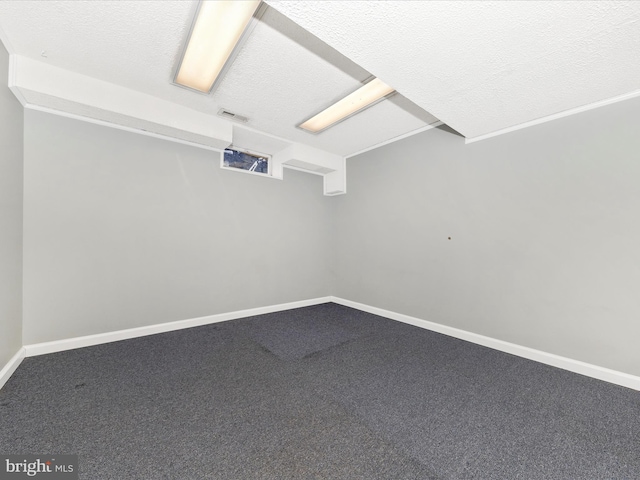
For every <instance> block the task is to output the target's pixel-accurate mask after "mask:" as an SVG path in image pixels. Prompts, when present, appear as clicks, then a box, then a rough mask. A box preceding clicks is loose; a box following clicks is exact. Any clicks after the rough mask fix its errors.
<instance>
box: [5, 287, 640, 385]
mask: <svg viewBox="0 0 640 480" xmlns="http://www.w3.org/2000/svg"><path fill="white" fill-rule="evenodd" d="M328 302H334V303H337V304H339V305H344V306H347V307H351V308H355V309H357V310H362V311H363V312H368V313H373V314H374V315H379V316H381V317H385V318H389V319H391V320H396V321H399V322H403V323H407V324H409V325H414V326H416V327H420V328H424V329H426V330H431V331H434V332H438V333H442V334H444V335H448V336H450V337H455V338H459V339H461V340H466V341H468V342H471V343H476V344H478V345H483V346H485V347H489V348H493V349H494V350H499V351H501V352H506V353H510V354H512V355H517V356H519V357H523V358H527V359H529V360H534V361H536V362H540V363H544V364H546V365H551V366H554V367H558V368H562V369H564V370H568V371H570V372H574V373H579V374H581V375H586V376H588V377H592V378H597V379H598V380H603V381H605V382H609V383H613V384H616V385H621V386H623V387H627V388H631V389H634V390H639V391H640V377H637V376H634V375H630V374H628V373H623V372H618V371H616V370H611V369H608V368H604V367H599V366H597V365H592V364H589V363H586V362H581V361H579V360H573V359H571V358H566V357H561V356H559V355H555V354H552V353H547V352H543V351H541V350H536V349H534V348H529V347H524V346H522V345H517V344H515V343H510V342H505V341H503V340H497V339H495V338H491V337H486V336H484V335H480V334H477V333H472V332H468V331H466V330H461V329H459V328H454V327H449V326H446V325H442V324H439V323H434V322H430V321H427V320H422V319H420V318H416V317H411V316H409V315H404V314H402V313H396V312H392V311H390V310H384V309H382V308H378V307H372V306H370V305H365V304H363V303H358V302H353V301H351V300H345V299H343V298H340V297H333V296H329V297H320V298H314V299H309V300H302V301H299V302H291V303H283V304H279V305H271V306H267V307H259V308H251V309H247V310H239V311H235V312H228V313H220V314H217V315H209V316H206V317H198V318H191V319H187V320H179V321H176V322H167V323H160V324H156V325H149V326H146V327H137V328H130V329H127V330H119V331H115V332H106V333H100V334H96V335H87V336H84V337H76V338H68V339H64V340H57V341H53V342H45V343H36V344H32V345H25V346H24V348H22V349H21V350H20V351H19V352H18V353H17V354H16V355H15V356H14V357H13V358H12V359H11V360H10V361H9V363H8V364H7V365H6V366H5V367H4V368H3V369H2V370H1V371H0V388H2V386H3V385H4V383H5V382H6V381H7V380H8V379H9V377H10V376H11V374H13V372H14V371H15V370H16V368H18V365H20V362H22V360H23V359H24V358H25V356H27V357H32V356H35V355H43V354H47V353H54V352H61V351H64V350H72V349H75V348H82V347H89V346H92V345H99V344H103V343H110V342H116V341H119V340H127V339H130V338H136V337H144V336H147V335H154V334H156V333H164V332H171V331H175V330H181V329H184V328H191V327H199V326H202V325H208V324H211V323H217V322H224V321H227V320H234V319H238V318H246V317H251V316H254V315H262V314H265V313H273V312H280V311H285V310H291V309H293V308H301V307H308V306H311V305H319V304H322V303H328Z"/></svg>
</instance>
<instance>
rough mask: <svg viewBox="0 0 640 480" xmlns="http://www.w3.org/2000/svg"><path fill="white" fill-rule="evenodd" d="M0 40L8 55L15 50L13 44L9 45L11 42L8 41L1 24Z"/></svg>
mask: <svg viewBox="0 0 640 480" xmlns="http://www.w3.org/2000/svg"><path fill="white" fill-rule="evenodd" d="M0 42H2V44H3V45H4V48H6V49H7V52H9V55H12V54H13V53H14V52H15V49H14V48H13V45H11V42H10V41H9V37H7V34H6V33H5V31H4V30H2V26H0Z"/></svg>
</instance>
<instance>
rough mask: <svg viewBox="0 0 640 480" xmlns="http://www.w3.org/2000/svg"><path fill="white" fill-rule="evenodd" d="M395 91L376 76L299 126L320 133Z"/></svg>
mask: <svg viewBox="0 0 640 480" xmlns="http://www.w3.org/2000/svg"><path fill="white" fill-rule="evenodd" d="M394 92H395V90H394V89H393V88H392V87H390V86H389V85H387V84H386V83H384V82H383V81H381V80H380V79H378V78H374V79H373V80H371V81H370V82H368V83H366V84H365V85H363V86H362V87H360V88H359V89H358V90H356V91H355V92H353V93H350V94H349V95H347V96H346V97H344V98H343V99H342V100H339V101H337V102H336V103H334V104H333V105H331V106H330V107H328V108H326V109H324V110H323V111H322V112H320V113H318V114H317V115H315V116H314V117H311V118H310V119H309V120H307V121H306V122H303V123H301V124H300V125H298V126H299V127H300V128H302V129H303V130H306V131H308V132H311V133H320V132H321V131H323V130H325V129H327V128H329V127H331V126H333V125H335V124H336V123H338V122H340V121H341V120H344V119H346V118H348V117H350V116H351V115H354V114H355V113H358V112H360V111H362V110H364V109H365V108H367V107H370V106H372V105H373V104H374V103H376V102H377V101H378V100H381V99H382V98H384V97H387V96H389V95H391V94H392V93H394Z"/></svg>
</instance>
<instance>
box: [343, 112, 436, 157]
mask: <svg viewBox="0 0 640 480" xmlns="http://www.w3.org/2000/svg"><path fill="white" fill-rule="evenodd" d="M440 125H444V122H441V121H437V122H434V123H430V124H429V125H425V126H424V127H420V128H416V129H415V130H411V131H410V132H407V133H403V134H402V135H398V136H396V137H393V138H390V139H388V140H385V141H383V142H380V143H376V144H375V145H371V146H370V147H367V148H364V149H362V150H358V151H357V152H354V153H350V154H349V155H346V156H345V157H344V158H351V157H355V156H356V155H360V154H361V153H366V152H370V151H371V150H375V149H376V148H380V147H384V146H385V145H389V144H390V143H394V142H397V141H398V140H402V139H404V138H408V137H412V136H413V135H417V134H418V133H422V132H426V131H427V130H431V129H432V128H436V127H439V126H440Z"/></svg>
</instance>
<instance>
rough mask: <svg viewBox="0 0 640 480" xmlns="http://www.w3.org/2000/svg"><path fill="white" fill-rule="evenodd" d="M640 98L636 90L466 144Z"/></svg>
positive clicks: (491, 134)
mask: <svg viewBox="0 0 640 480" xmlns="http://www.w3.org/2000/svg"><path fill="white" fill-rule="evenodd" d="M636 97H640V90H635V91H633V92H629V93H625V94H623V95H618V96H616V97H611V98H607V99H605V100H600V101H599V102H594V103H589V104H587V105H583V106H581V107H576V108H571V109H569V110H564V111H562V112H558V113H554V114H553V115H548V116H546V117H540V118H537V119H535V120H531V121H530V122H525V123H520V124H518V125H513V126H512V127H507V128H503V129H501V130H496V131H495V132H491V133H487V134H485V135H479V136H477V137H472V138H465V141H464V143H465V144H468V143H474V142H479V141H481V140H486V139H487V138H492V137H497V136H498V135H504V134H505V133H511V132H515V131H516V130H522V129H523V128H528V127H533V126H534V125H540V124H541V123H546V122H551V121H552V120H557V119H559V118H564V117H568V116H571V115H575V114H577V113H582V112H586V111H589V110H594V109H596V108H600V107H605V106H607V105H611V104H613V103H618V102H622V101H624V100H631V99H632V98H636Z"/></svg>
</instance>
